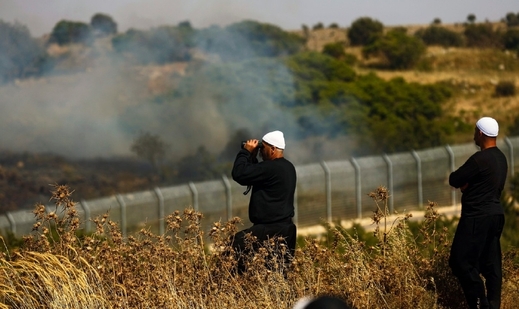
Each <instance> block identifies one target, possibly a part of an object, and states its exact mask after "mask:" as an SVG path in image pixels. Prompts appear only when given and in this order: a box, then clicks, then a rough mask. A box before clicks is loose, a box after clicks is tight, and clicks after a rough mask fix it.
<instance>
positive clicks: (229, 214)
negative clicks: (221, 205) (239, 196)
mask: <svg viewBox="0 0 519 309" xmlns="http://www.w3.org/2000/svg"><path fill="white" fill-rule="evenodd" d="M222 180H223V184H224V186H225V200H226V201H227V220H229V221H230V220H231V218H232V192H231V183H230V182H229V178H227V175H225V174H223V175H222Z"/></svg>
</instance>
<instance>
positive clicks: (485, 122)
mask: <svg viewBox="0 0 519 309" xmlns="http://www.w3.org/2000/svg"><path fill="white" fill-rule="evenodd" d="M476 127H478V129H479V130H480V131H481V132H482V133H483V134H485V135H486V136H490V137H496V136H497V133H498V132H499V125H498V124H497V121H496V120H495V119H494V118H491V117H483V118H481V119H479V120H478V122H476Z"/></svg>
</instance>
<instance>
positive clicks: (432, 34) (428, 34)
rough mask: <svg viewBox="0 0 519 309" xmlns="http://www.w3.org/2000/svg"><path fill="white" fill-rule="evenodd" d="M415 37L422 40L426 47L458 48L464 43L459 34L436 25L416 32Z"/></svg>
mask: <svg viewBox="0 0 519 309" xmlns="http://www.w3.org/2000/svg"><path fill="white" fill-rule="evenodd" d="M415 36H416V37H418V38H420V39H422V41H424V43H425V44H426V45H439V46H444V47H460V46H463V43H464V42H463V36H462V35H461V34H459V33H457V32H454V31H451V30H449V29H446V28H444V27H439V26H436V25H432V26H429V27H427V28H425V29H420V30H418V31H417V32H416V33H415Z"/></svg>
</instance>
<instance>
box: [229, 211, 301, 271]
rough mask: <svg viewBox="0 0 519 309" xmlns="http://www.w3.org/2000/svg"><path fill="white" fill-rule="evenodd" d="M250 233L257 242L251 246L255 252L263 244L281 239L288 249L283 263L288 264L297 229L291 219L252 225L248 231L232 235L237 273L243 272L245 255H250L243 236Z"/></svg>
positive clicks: (292, 251)
mask: <svg viewBox="0 0 519 309" xmlns="http://www.w3.org/2000/svg"><path fill="white" fill-rule="evenodd" d="M249 233H251V234H252V236H256V238H257V242H256V243H254V244H253V246H252V250H257V249H258V248H259V247H261V246H262V244H263V242H264V241H266V240H268V239H271V238H273V237H283V239H284V242H285V244H286V246H287V247H288V249H289V253H290V254H288V255H285V260H284V261H285V263H288V262H290V259H291V257H293V256H294V253H295V250H296V240H297V239H296V238H297V228H296V225H295V224H294V223H293V222H292V219H290V218H289V219H287V220H284V221H282V222H275V223H268V224H254V225H253V226H251V227H250V228H248V229H245V230H242V231H239V232H238V233H236V234H235V235H234V240H233V244H232V246H233V249H234V251H235V253H236V255H237V260H238V272H239V273H243V272H244V271H245V268H246V267H245V255H247V254H250V253H251V252H250V250H248V248H247V245H246V240H245V235H247V234H249Z"/></svg>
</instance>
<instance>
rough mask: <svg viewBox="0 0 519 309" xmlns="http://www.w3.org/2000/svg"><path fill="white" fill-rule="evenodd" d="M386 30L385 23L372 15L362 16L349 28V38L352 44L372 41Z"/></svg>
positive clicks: (357, 44) (363, 43) (356, 44)
mask: <svg viewBox="0 0 519 309" xmlns="http://www.w3.org/2000/svg"><path fill="white" fill-rule="evenodd" d="M383 32H384V25H383V24H382V23H381V22H379V21H378V20H374V19H372V18H370V17H361V18H359V19H357V20H355V21H354V22H353V23H352V24H351V27H350V29H349V30H348V39H349V40H350V44H351V45H352V46H359V45H367V44H369V43H372V42H373V41H374V40H375V39H376V38H377V37H379V36H381V35H382V33H383Z"/></svg>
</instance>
